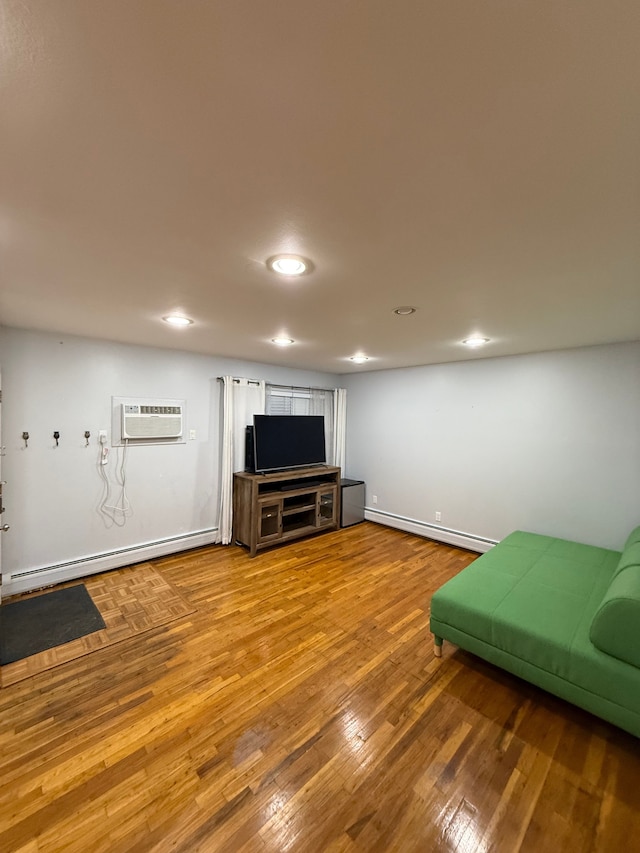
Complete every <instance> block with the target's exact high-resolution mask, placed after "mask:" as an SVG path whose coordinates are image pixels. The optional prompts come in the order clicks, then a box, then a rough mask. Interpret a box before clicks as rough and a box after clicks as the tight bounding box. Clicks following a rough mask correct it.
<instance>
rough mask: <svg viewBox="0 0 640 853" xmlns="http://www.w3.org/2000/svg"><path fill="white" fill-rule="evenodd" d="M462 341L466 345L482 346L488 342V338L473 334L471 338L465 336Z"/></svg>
mask: <svg viewBox="0 0 640 853" xmlns="http://www.w3.org/2000/svg"><path fill="white" fill-rule="evenodd" d="M462 343H463V344H464V345H465V346H466V347H483V346H484V345H485V344H488V343H489V338H481V337H480V336H479V335H473V337H471V338H465V340H464V341H462Z"/></svg>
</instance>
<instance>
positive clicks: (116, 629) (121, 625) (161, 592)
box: [0, 563, 194, 687]
mask: <svg viewBox="0 0 640 853" xmlns="http://www.w3.org/2000/svg"><path fill="white" fill-rule="evenodd" d="M75 583H77V581H76V582H75ZM84 584H85V586H86V588H87V591H88V592H89V595H90V596H91V598H92V599H93V602H94V604H95V605H96V607H97V608H98V610H99V611H100V615H101V616H102V618H103V620H104V623H105V628H103V629H102V630H100V631H94V632H93V633H92V634H87V635H86V636H85V637H80V638H79V639H77V640H72V641H71V642H70V643H64V644H63V645H61V646H56V647H55V648H53V649H47V650H46V651H44V652H39V653H38V654H36V655H31V656H30V657H28V658H24V659H23V660H19V661H15V663H10V664H5V665H4V666H3V667H0V684H1V685H2V686H3V687H6V686H8V685H10V684H15V682H16V681H21V680H22V679H23V678H29V676H31V675H35V674H36V673H39V672H45V671H46V670H49V669H52V668H53V667H54V666H59V665H60V664H62V663H67V662H68V661H71V660H75V659H76V658H79V657H82V656H83V655H86V654H89V653H90V652H95V651H97V650H98V649H103V648H106V647H107V646H111V645H113V644H114V643H119V642H121V641H122V640H126V639H128V638H130V637H134V636H136V635H137V634H142V633H144V632H145V631H150V630H151V629H152V628H156V627H157V626H158V625H165V624H167V623H168V622H173V621H174V620H176V619H180V618H182V617H183V616H188V615H189V614H190V613H193V612H194V607H193V605H192V604H191V603H190V602H188V601H187V600H186V599H185V598H184V597H183V596H181V595H180V594H179V593H178V592H177V590H176V589H175V588H174V587H173V586H172V585H171V584H170V583H169V582H168V581H167V580H166V579H165V578H164V577H162V575H161V574H160V573H159V572H157V571H156V570H155V569H154V568H153V567H152V566H150V565H149V564H148V563H140V564H139V565H137V566H135V567H132V568H130V569H128V570H123V571H119V572H108V573H105V574H100V575H95V576H93V577H90V578H87V579H86V581H84ZM69 585H70V584H61V586H69ZM33 594H34V595H37V594H39V593H33ZM24 597H25V598H27V597H30V596H24Z"/></svg>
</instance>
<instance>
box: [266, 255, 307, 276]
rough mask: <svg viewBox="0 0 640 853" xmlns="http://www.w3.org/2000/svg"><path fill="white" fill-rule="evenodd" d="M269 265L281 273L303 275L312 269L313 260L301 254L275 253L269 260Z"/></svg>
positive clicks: (271, 268)
mask: <svg viewBox="0 0 640 853" xmlns="http://www.w3.org/2000/svg"><path fill="white" fill-rule="evenodd" d="M267 266H268V267H269V269H270V270H273V272H277V273H278V274H279V275H292V276H297V275H303V273H305V272H309V270H310V269H311V261H308V260H307V259H306V258H303V257H301V256H300V255H274V256H273V257H272V258H269V260H268V261H267Z"/></svg>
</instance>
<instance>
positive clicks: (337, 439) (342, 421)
mask: <svg viewBox="0 0 640 853" xmlns="http://www.w3.org/2000/svg"><path fill="white" fill-rule="evenodd" d="M333 398H334V399H333V464H334V465H337V466H338V467H339V468H340V471H341V473H342V476H343V477H344V468H345V464H346V455H347V389H346V388H336V389H335V390H334V392H333Z"/></svg>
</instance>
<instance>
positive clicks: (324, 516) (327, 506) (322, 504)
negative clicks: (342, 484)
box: [316, 486, 338, 527]
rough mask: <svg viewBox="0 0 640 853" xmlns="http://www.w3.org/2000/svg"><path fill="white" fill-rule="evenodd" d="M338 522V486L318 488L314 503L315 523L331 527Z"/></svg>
mask: <svg viewBox="0 0 640 853" xmlns="http://www.w3.org/2000/svg"><path fill="white" fill-rule="evenodd" d="M337 524H338V487H337V486H327V487H326V488H323V489H319V490H318V493H317V504H316V525H317V526H318V527H332V526H337Z"/></svg>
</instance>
